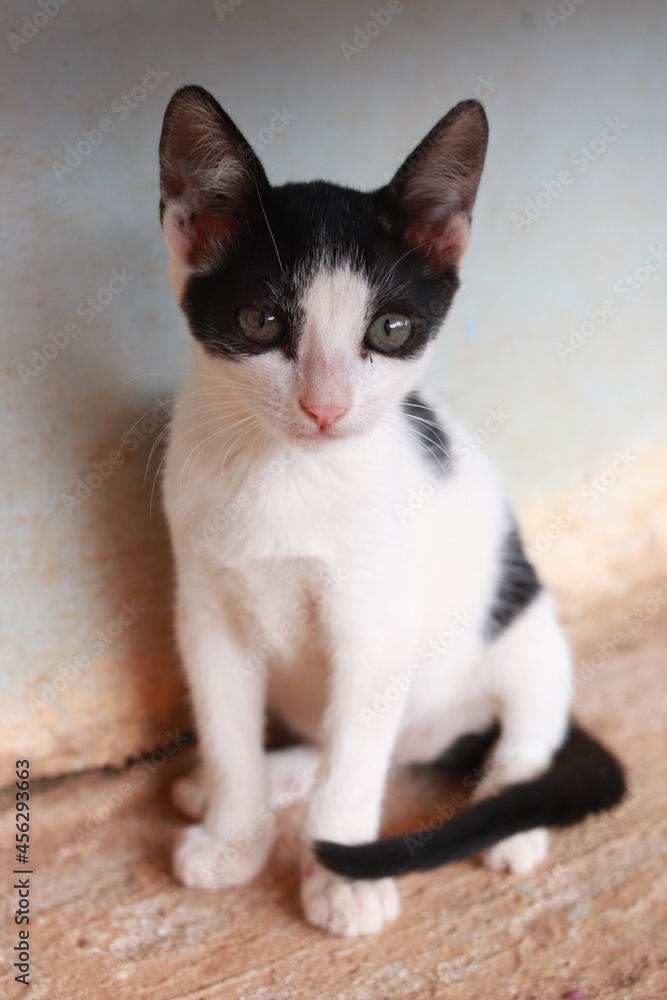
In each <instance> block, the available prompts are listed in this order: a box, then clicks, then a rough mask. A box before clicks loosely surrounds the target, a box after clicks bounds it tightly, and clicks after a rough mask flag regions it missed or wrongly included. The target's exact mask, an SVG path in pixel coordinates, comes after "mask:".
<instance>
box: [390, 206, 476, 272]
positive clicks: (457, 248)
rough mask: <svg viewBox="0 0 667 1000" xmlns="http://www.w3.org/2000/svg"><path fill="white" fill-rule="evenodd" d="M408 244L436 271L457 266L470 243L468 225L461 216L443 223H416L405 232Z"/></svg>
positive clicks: (458, 215) (453, 217)
mask: <svg viewBox="0 0 667 1000" xmlns="http://www.w3.org/2000/svg"><path fill="white" fill-rule="evenodd" d="M405 238H406V240H407V242H408V244H409V245H410V246H411V247H412V248H413V249H414V250H418V251H419V253H420V254H421V256H422V257H423V258H424V259H425V260H426V261H427V262H428V263H429V264H430V265H431V267H433V268H434V269H435V270H437V271H444V270H446V269H447V268H448V267H452V266H453V265H455V264H458V262H459V261H460V259H461V257H462V256H463V254H464V253H465V252H466V250H467V249H468V244H469V243H470V223H469V222H468V220H467V219H466V218H465V216H463V215H461V214H456V215H453V216H451V218H450V219H448V220H447V222H445V223H442V222H440V223H438V222H427V221H423V222H416V223H414V224H413V225H411V226H408V228H407V229H406V232H405Z"/></svg>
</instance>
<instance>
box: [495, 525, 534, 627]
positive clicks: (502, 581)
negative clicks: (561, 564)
mask: <svg viewBox="0 0 667 1000" xmlns="http://www.w3.org/2000/svg"><path fill="white" fill-rule="evenodd" d="M541 589H542V584H541V583H540V581H539V578H538V576H537V573H536V572H535V570H534V569H533V567H532V566H531V564H530V563H529V562H528V560H527V559H526V557H525V555H524V552H523V546H522V545H521V539H520V538H519V532H518V530H517V527H516V524H513V525H512V527H511V528H510V530H509V531H508V533H507V535H506V536H505V541H504V542H503V546H502V551H501V554H500V576H499V578H498V584H497V587H496V593H495V596H494V599H493V603H492V605H491V610H490V611H489V617H488V619H487V622H486V627H485V629H484V634H485V638H486V639H487V640H491V639H495V638H496V636H498V635H500V633H501V632H502V631H503V629H505V628H507V626H508V625H509V624H511V622H513V621H514V619H515V618H516V616H517V615H518V614H519V613H520V612H521V611H523V609H524V608H527V607H528V605H529V604H530V603H531V601H532V600H533V599H534V597H535V596H536V595H537V594H538V593H539V591H540V590H541Z"/></svg>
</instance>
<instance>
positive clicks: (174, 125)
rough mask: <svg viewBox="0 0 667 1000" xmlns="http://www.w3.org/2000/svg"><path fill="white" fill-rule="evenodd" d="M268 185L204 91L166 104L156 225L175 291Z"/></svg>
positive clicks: (185, 91)
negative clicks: (158, 217) (160, 235)
mask: <svg viewBox="0 0 667 1000" xmlns="http://www.w3.org/2000/svg"><path fill="white" fill-rule="evenodd" d="M268 186H269V182H268V180H267V178H266V174H265V173H264V170H263V168H262V165H261V163H260V162H259V160H258V159H257V156H256V155H255V153H254V152H253V150H252V148H251V146H250V145H249V143H248V142H247V141H246V139H244V137H243V136H242V134H241V133H240V132H239V130H238V128H237V127H236V125H235V124H234V122H233V121H232V120H231V118H230V117H229V116H228V115H227V114H225V112H224V111H223V110H222V108H221V107H220V105H219V104H218V102H217V101H216V100H215V98H214V97H212V96H211V94H209V93H208V91H207V90H204V89H203V87H195V86H189V87H182V88H181V89H180V90H177V91H176V93H175V94H174V96H173V97H172V99H171V100H170V102H169V105H168V107H167V110H166V112H165V115H164V122H163V123H162V135H161V137H160V222H161V223H162V229H163V233H164V238H165V242H166V244H167V249H168V251H169V260H170V278H171V279H172V282H173V283H174V284H175V288H176V290H177V292H178V290H179V287H180V286H182V283H183V280H184V279H185V277H187V275H188V274H189V273H191V272H192V271H205V270H206V269H207V268H208V267H210V266H211V265H212V264H213V263H214V261H215V259H216V257H217V256H218V255H219V254H220V252H224V247H225V244H226V243H227V242H228V241H229V240H230V238H231V237H232V236H233V235H234V233H235V231H236V230H237V229H238V227H239V226H240V225H242V223H243V220H244V218H245V217H246V216H247V215H248V213H249V212H251V211H252V209H253V208H254V207H256V206H258V205H259V203H260V201H261V194H262V190H265V189H268Z"/></svg>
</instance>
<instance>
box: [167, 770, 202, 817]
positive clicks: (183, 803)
mask: <svg viewBox="0 0 667 1000" xmlns="http://www.w3.org/2000/svg"><path fill="white" fill-rule="evenodd" d="M206 799H207V795H206V784H205V782H204V769H203V768H202V767H196V768H195V769H194V771H191V772H190V774H187V775H186V776H185V777H184V778H179V779H178V781H177V782H175V784H174V785H173V786H172V789H171V801H172V802H173V803H174V805H175V806H176V808H177V809H180V810H181V812H182V813H184V814H185V815H186V816H187V817H188V819H201V818H202V816H203V815H204V813H205V812H206Z"/></svg>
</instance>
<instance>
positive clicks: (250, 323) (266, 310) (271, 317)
mask: <svg viewBox="0 0 667 1000" xmlns="http://www.w3.org/2000/svg"><path fill="white" fill-rule="evenodd" d="M237 319H238V324H239V326H240V327H241V329H242V330H243V333H244V334H245V336H246V337H247V338H248V340H251V341H252V342H253V344H265V345H269V344H277V343H278V341H279V340H281V339H282V337H283V334H284V333H285V325H284V323H283V321H282V319H281V318H280V317H279V316H278V314H277V312H276V309H275V308H274V306H272V305H270V304H268V303H266V304H264V305H261V306H241V308H240V309H239V311H238V316H237Z"/></svg>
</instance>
